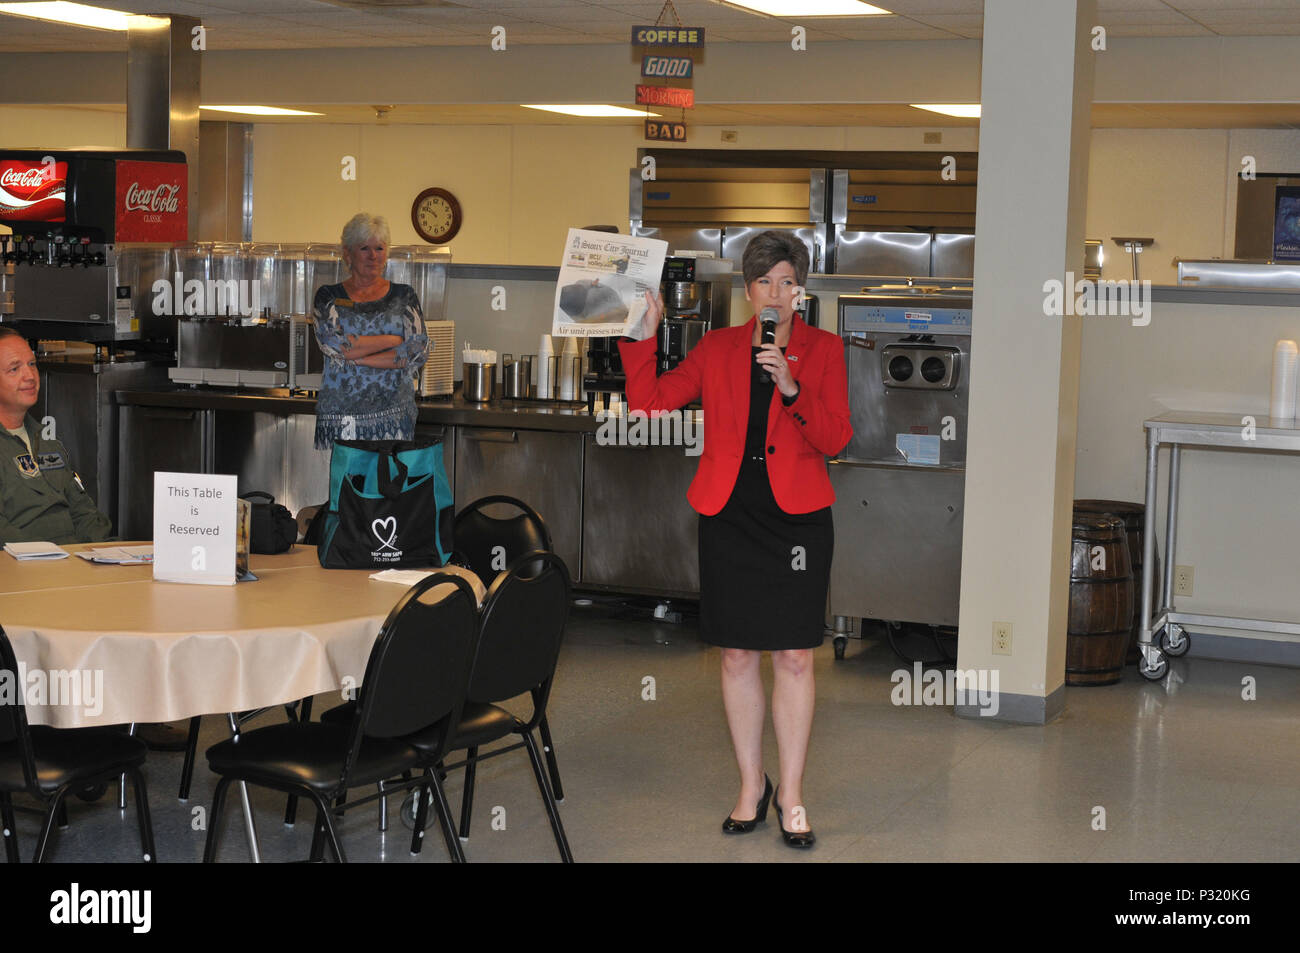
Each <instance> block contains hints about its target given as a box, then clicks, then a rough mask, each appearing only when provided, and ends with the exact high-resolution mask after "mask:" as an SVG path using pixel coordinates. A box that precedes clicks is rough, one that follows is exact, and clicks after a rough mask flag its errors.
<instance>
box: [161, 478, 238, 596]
mask: <svg viewBox="0 0 1300 953" xmlns="http://www.w3.org/2000/svg"><path fill="white" fill-rule="evenodd" d="M238 497H239V478H238V477H234V476H219V475H217V474H212V473H161V472H159V473H155V474H154V477H153V578H154V580H155V581H158V582H190V583H200V584H205V585H210V586H233V585H234V584H235V532H236V526H237V523H238V516H237V510H236V505H235V504H236V501H237V499H238Z"/></svg>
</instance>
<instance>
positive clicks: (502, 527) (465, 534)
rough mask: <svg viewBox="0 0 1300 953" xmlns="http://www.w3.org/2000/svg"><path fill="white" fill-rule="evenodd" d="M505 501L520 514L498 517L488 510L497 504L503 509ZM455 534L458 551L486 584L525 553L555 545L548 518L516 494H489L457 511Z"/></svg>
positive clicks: (534, 568)
mask: <svg viewBox="0 0 1300 953" xmlns="http://www.w3.org/2000/svg"><path fill="white" fill-rule="evenodd" d="M504 505H508V506H512V507H514V508H516V509H518V510H519V511H520V512H519V514H518V515H516V516H512V517H494V516H489V515H488V514H487V513H486V512H484V511H485V510H486V509H487V508H488V507H496V510H497V512H499V511H500V508H501V507H502V506H504ZM453 537H454V545H455V548H456V551H457V552H458V553H460V554H461V555H462V556H464V557H465V559H466V560H467V561H468V562H469V568H470V569H472V570H473V571H474V574H475V575H476V576H478V577H479V579H481V580H483V585H485V586H487V585H491V583H492V580H493V579H495V578H496V577H497V576H499V575H500V574H501V573H502V572H504V571H505V569H506V567H507V566H509V565H511V564H512V563H513V562H514V561H515V560H516V559H518V558H519V557H520V556H522V555H523V554H524V553H531V552H536V551H537V550H543V551H546V550H550V549H552V548H553V547H552V545H551V534H550V531H549V530H548V529H547V528H546V522H545V521H544V520H543V519H542V518H541V516H540V515H538V513H537V511H536V510H534V509H533V508H532V507H531V506H529V505H528V504H527V503H525V502H524V501H523V500H519V499H516V498H515V497H513V496H485V497H483V498H482V499H478V500H475V501H474V502H473V503H470V504H468V505H467V506H466V507H465V508H464V509H462V510H461V511H460V512H459V513H458V514H456V522H455V528H454V530H453ZM538 568H539V567H537V566H534V567H532V569H533V570H536V569H538Z"/></svg>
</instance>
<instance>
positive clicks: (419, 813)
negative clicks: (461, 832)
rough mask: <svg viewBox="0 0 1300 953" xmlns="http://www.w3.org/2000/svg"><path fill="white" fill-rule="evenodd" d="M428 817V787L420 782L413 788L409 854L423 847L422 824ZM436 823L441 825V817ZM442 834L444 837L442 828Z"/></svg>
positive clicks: (414, 853) (412, 854)
mask: <svg viewBox="0 0 1300 953" xmlns="http://www.w3.org/2000/svg"><path fill="white" fill-rule="evenodd" d="M428 817H429V787H428V785H426V784H421V785H418V786H416V788H415V824H414V826H413V827H412V828H411V856H412V857H414V856H415V855H416V854H418V853H420V849H421V848H422V847H424V824H425V821H426V820H427V819H428ZM438 824H439V826H440V827H441V826H442V817H441V816H439V818H438ZM443 836H444V837H446V836H447V834H446V830H445V828H444V830H443Z"/></svg>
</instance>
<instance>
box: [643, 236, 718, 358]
mask: <svg viewBox="0 0 1300 953" xmlns="http://www.w3.org/2000/svg"><path fill="white" fill-rule="evenodd" d="M660 287H661V289H662V291H663V296H664V319H663V320H662V321H661V322H660V323H659V346H658V347H657V348H656V355H655V356H656V359H657V364H656V371H657V373H659V374H663V373H665V372H666V371H671V370H672V369H673V368H674V367H676V366H677V365H678V364H680V363H681V362H682V361H683V360H685V358H686V355H687V354H689V353H690V351H691V348H693V347H695V345H697V344H699V343H700V339H701V338H702V337H704V335H705V333H706V332H708V331H712V330H713V329H714V328H722V327H726V326H727V324H728V323H730V319H731V261H730V259H727V258H687V257H669V258H666V259H664V275H663V283H662V285H661V286H660Z"/></svg>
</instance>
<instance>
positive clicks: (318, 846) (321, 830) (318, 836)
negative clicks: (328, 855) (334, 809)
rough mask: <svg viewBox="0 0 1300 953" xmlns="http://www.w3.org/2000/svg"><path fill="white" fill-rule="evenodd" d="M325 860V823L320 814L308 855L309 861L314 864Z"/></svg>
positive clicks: (317, 817)
mask: <svg viewBox="0 0 1300 953" xmlns="http://www.w3.org/2000/svg"><path fill="white" fill-rule="evenodd" d="M324 859H325V822H324V821H323V820H322V819H321V817H320V812H319V811H318V812H317V814H316V826H315V827H313V828H312V834H311V852H310V853H309V854H308V855H307V860H308V862H310V863H313V864H319V863H320V862H321V861H322V860H324Z"/></svg>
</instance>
